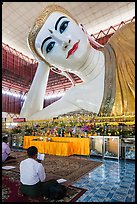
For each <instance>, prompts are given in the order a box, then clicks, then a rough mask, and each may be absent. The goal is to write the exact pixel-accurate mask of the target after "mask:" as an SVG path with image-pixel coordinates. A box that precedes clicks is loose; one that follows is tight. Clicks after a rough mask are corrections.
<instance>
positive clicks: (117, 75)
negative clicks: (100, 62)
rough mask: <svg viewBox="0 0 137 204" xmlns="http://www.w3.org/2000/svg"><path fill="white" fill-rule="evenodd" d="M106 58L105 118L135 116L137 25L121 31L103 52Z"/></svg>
mask: <svg viewBox="0 0 137 204" xmlns="http://www.w3.org/2000/svg"><path fill="white" fill-rule="evenodd" d="M101 51H102V52H104V54H105V67H106V68H105V69H106V71H105V84H104V87H105V88H104V97H103V101H102V105H101V108H100V113H102V114H104V113H105V114H108V115H109V114H113V115H131V114H135V22H131V23H128V24H126V25H124V26H122V27H121V28H120V29H118V30H117V31H116V32H115V33H114V34H113V36H112V37H111V38H110V39H109V41H108V42H107V43H106V45H105V46H104V48H102V49H101Z"/></svg>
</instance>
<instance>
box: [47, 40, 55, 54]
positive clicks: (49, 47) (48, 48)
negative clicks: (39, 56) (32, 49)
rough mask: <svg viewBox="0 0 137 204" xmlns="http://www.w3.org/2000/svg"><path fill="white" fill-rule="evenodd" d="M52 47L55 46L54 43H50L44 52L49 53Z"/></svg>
mask: <svg viewBox="0 0 137 204" xmlns="http://www.w3.org/2000/svg"><path fill="white" fill-rule="evenodd" d="M54 45H55V42H54V41H52V42H50V43H49V44H48V45H47V47H46V52H47V53H49V52H50V51H51V50H52V49H53V47H54Z"/></svg>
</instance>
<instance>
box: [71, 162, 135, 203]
mask: <svg viewBox="0 0 137 204" xmlns="http://www.w3.org/2000/svg"><path fill="white" fill-rule="evenodd" d="M90 159H91V160H101V159H97V158H90ZM101 161H103V164H102V165H101V166H99V167H97V168H96V169H95V170H93V171H92V172H89V174H87V175H85V176H84V177H83V178H82V179H80V180H78V181H77V182H75V183H74V184H73V185H74V186H77V187H83V188H86V189H87V191H86V192H85V193H84V194H83V195H82V196H81V197H80V198H79V199H78V200H77V201H76V202H135V162H134V161H124V160H119V161H118V160H110V159H104V160H101Z"/></svg>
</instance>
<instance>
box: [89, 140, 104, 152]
mask: <svg viewBox="0 0 137 204" xmlns="http://www.w3.org/2000/svg"><path fill="white" fill-rule="evenodd" d="M90 155H92V156H103V136H90Z"/></svg>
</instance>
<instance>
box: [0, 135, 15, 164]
mask: <svg viewBox="0 0 137 204" xmlns="http://www.w3.org/2000/svg"><path fill="white" fill-rule="evenodd" d="M10 154H11V148H10V147H9V145H8V137H6V136H4V137H3V138H2V162H3V163H7V162H12V161H16V157H13V156H11V155H10Z"/></svg>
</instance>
